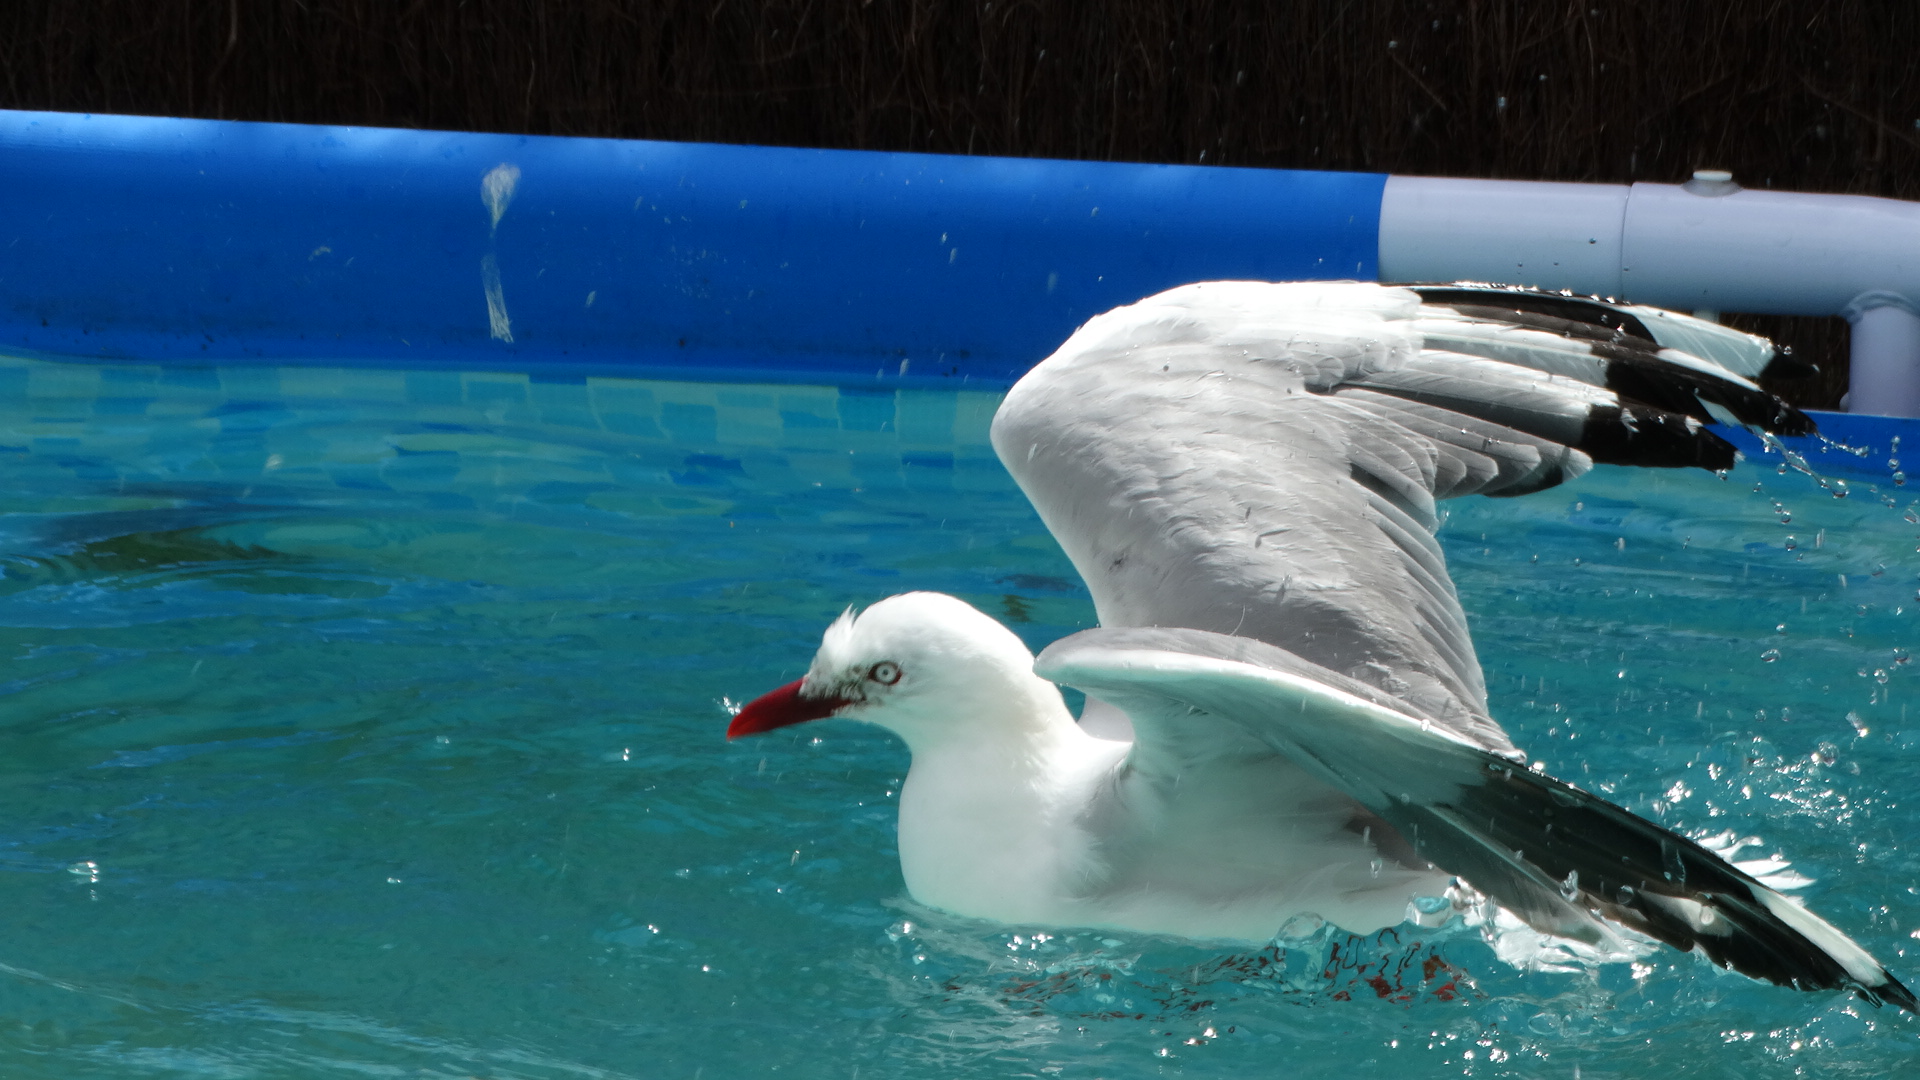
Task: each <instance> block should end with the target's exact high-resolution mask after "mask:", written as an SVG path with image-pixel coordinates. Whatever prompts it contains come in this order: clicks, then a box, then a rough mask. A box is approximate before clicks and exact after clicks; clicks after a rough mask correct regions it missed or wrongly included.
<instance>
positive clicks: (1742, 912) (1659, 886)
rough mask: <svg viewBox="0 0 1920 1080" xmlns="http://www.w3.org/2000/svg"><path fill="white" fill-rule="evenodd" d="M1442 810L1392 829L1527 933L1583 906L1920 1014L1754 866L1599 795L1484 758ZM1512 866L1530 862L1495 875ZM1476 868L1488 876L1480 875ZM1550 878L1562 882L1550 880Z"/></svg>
mask: <svg viewBox="0 0 1920 1080" xmlns="http://www.w3.org/2000/svg"><path fill="white" fill-rule="evenodd" d="M1412 809H1413V808H1411V807H1399V806H1394V807H1389V808H1387V810H1385V811H1383V816H1386V817H1387V818H1388V820H1389V821H1394V816H1395V815H1396V814H1405V813H1407V812H1408V811H1410V810H1412ZM1446 810H1447V813H1445V814H1443V815H1439V816H1437V817H1436V818H1435V819H1434V820H1428V821H1423V822H1421V824H1425V825H1426V826H1427V828H1425V829H1418V830H1413V831H1411V832H1410V831H1409V828H1408V826H1409V825H1412V824H1413V822H1411V821H1409V822H1408V823H1407V824H1406V825H1402V824H1401V823H1399V822H1395V825H1396V827H1398V828H1400V829H1401V831H1402V833H1403V834H1406V835H1410V836H1412V837H1414V842H1415V844H1416V847H1417V848H1418V850H1419V852H1420V854H1421V855H1422V857H1424V858H1427V859H1428V860H1430V861H1432V862H1433V863H1434V864H1435V865H1437V866H1439V867H1441V868H1442V869H1445V870H1447V871H1449V872H1451V873H1455V874H1457V875H1459V876H1460V877H1461V878H1462V879H1463V880H1465V881H1467V882H1468V883H1469V884H1471V885H1473V886H1474V887H1475V888H1476V889H1478V890H1479V891H1481V892H1482V893H1485V894H1486V895H1488V896H1489V897H1491V898H1492V899H1493V900H1494V901H1495V902H1496V903H1498V904H1500V905H1501V906H1502V907H1505V908H1507V909H1508V910H1510V911H1512V912H1514V913H1515V914H1516V915H1519V916H1520V917H1521V918H1523V919H1526V920H1527V921H1528V922H1530V923H1532V924H1533V925H1534V926H1535V928H1536V929H1539V930H1542V931H1544V932H1547V933H1564V932H1565V928H1564V927H1561V926H1556V925H1553V923H1554V921H1555V918H1556V915H1555V912H1556V911H1560V912H1562V913H1563V914H1564V913H1565V909H1566V908H1567V907H1573V908H1578V909H1584V910H1585V911H1586V912H1588V913H1590V914H1591V915H1592V916H1598V917H1602V918H1605V919H1607V920H1610V921H1612V922H1614V923H1617V924H1619V925H1621V926H1625V927H1628V928H1631V929H1633V930H1636V931H1638V932H1640V933H1643V934H1646V935H1648V936H1650V937H1653V938H1655V939H1657V940H1659V941H1662V942H1665V943H1666V944H1668V945H1670V946H1672V947H1674V948H1676V949H1680V950H1682V951H1691V950H1695V949H1698V950H1700V951H1701V952H1703V953H1704V954H1705V955H1706V957H1707V958H1708V959H1709V960H1711V961H1712V962H1713V963H1715V964H1719V965H1722V966H1724V967H1727V968H1730V969H1732V970H1734V971H1737V972H1739V973H1740V974H1742V975H1746V976H1748V977H1749V978H1753V979H1758V980H1763V981H1765V982H1770V983H1773V984H1775V985H1779V986H1784V987H1793V988H1795V989H1799V990H1808V991H1811V990H1851V991H1853V992H1854V993H1856V994H1858V995H1859V996H1860V997H1861V998H1863V999H1864V1000H1866V1001H1869V1002H1872V1003H1874V1004H1880V1003H1881V1002H1892V1003H1893V1004H1894V1005H1895V1006H1896V1007H1898V1008H1901V1009H1904V1010H1906V1011H1908V1012H1920V1001H1916V999H1915V998H1914V995H1913V994H1912V992H1910V991H1909V990H1908V989H1907V988H1906V986H1904V985H1903V984H1902V983H1901V982H1900V981H1899V980H1898V979H1896V978H1894V977H1893V976H1892V975H1891V974H1889V973H1888V972H1887V971H1886V970H1885V969H1884V968H1882V967H1880V966H1879V965H1878V964H1877V963H1876V964H1875V967H1876V968H1878V976H1879V977H1878V979H1877V980H1876V981H1875V982H1874V983H1873V984H1872V985H1868V984H1867V983H1865V982H1863V981H1861V980H1860V979H1859V978H1857V977H1856V976H1855V975H1854V974H1853V973H1851V972H1850V971H1849V970H1848V968H1847V966H1846V965H1845V964H1844V963H1843V962H1842V961H1841V960H1840V959H1839V958H1837V957H1836V956H1835V955H1834V954H1833V953H1831V952H1829V951H1828V950H1827V949H1826V948H1824V947H1822V946H1821V944H1820V943H1819V942H1818V941H1816V940H1815V939H1814V938H1813V937H1810V936H1808V934H1807V933H1805V932H1803V930H1802V929H1799V928H1797V927H1796V924H1795V923H1794V922H1792V921H1789V920H1788V919H1785V918H1783V917H1782V916H1781V915H1780V914H1779V913H1778V901H1779V900H1780V899H1781V898H1780V897H1779V896H1778V894H1776V893H1774V892H1773V890H1770V889H1768V888H1767V887H1766V886H1765V885H1763V884H1761V883H1760V882H1759V881H1757V880H1755V879H1754V877H1753V876H1752V875H1751V874H1748V873H1746V872H1745V871H1743V870H1740V869H1739V868H1738V867H1735V866H1734V865H1732V864H1731V863H1729V862H1727V861H1726V860H1725V859H1723V858H1721V857H1720V856H1719V855H1717V854H1715V853H1714V852H1712V851H1709V850H1707V849H1706V848H1704V847H1702V846H1700V845H1699V844H1698V843H1695V842H1694V841H1692V840H1688V839H1687V838H1685V837H1683V836H1680V835H1678V834H1676V833H1673V832H1672V831H1670V830H1668V829H1666V828H1664V827H1662V826H1660V825H1656V824H1654V823H1653V822H1650V821H1647V820H1646V819H1645V818H1641V817H1639V816H1637V815H1635V814H1633V813H1631V812H1629V811H1627V810H1625V809H1623V808H1621V807H1619V806H1616V805H1614V804H1613V803H1610V802H1608V801H1606V800H1605V799H1602V798H1600V797H1598V796H1596V795H1591V794H1589V793H1587V792H1584V791H1581V790H1580V789H1578V788H1575V787H1573V786H1572V785H1569V784H1566V783H1564V782H1562V781H1560V780H1556V779H1554V778H1553V777H1551V776H1547V775H1545V774H1543V773H1537V772H1533V771H1531V770H1528V769H1526V768H1524V767H1516V766H1515V765H1513V764H1512V763H1511V762H1507V761H1505V760H1502V759H1498V758H1496V757H1494V756H1493V755H1491V754H1487V755H1486V756H1485V758H1484V759H1483V773H1482V777H1481V779H1480V782H1478V783H1470V784H1464V785H1462V786H1461V787H1460V788H1459V789H1458V791H1457V793H1456V795H1455V796H1454V797H1453V798H1452V799H1451V800H1450V801H1449V802H1448V803H1447V804H1446ZM1414 812H1416V813H1417V812H1418V811H1414ZM1481 822H1485V831H1484V832H1483V831H1482V830H1481V826H1480V823H1481ZM1436 826H1437V827H1436ZM1462 841H1465V842H1464V843H1463V842H1462ZM1521 852H1524V853H1525V854H1524V855H1523V854H1521ZM1488 853H1494V856H1495V857H1493V858H1488V857H1487V855H1488ZM1516 863H1524V864H1525V865H1526V866H1527V867H1530V868H1531V870H1530V871H1528V872H1527V873H1525V874H1520V875H1514V874H1507V873H1503V872H1502V870H1501V868H1502V867H1510V866H1513V865H1514V864H1516ZM1450 864H1452V865H1450ZM1476 871H1486V872H1487V873H1486V875H1485V877H1484V879H1483V880H1476ZM1543 882H1544V883H1548V884H1545V885H1543V884H1542V883H1543ZM1552 882H1561V883H1562V887H1561V888H1559V889H1553V888H1550V887H1549V886H1550V884H1551V883H1552ZM1566 889H1574V890H1577V891H1576V892H1573V893H1571V894H1569V893H1568V892H1567V891H1565V890H1566ZM1503 894H1504V895H1503ZM1563 900H1564V901H1565V902H1564V903H1563V902H1562V901H1563ZM1529 911H1532V912H1533V913H1534V915H1533V916H1532V917H1530V916H1529ZM1536 920H1538V921H1536ZM1829 929H1831V928H1830V927H1829ZM1833 932H1834V933H1836V934H1838V933H1840V932H1839V931H1838V930H1834V931H1833ZM1816 936H1817V935H1816ZM1841 937H1842V938H1844V937H1845V935H1844V934H1841ZM1854 948H1858V946H1854Z"/></svg>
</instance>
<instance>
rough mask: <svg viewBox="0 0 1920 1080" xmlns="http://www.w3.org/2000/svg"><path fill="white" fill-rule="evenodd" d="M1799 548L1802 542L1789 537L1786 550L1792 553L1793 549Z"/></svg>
mask: <svg viewBox="0 0 1920 1080" xmlns="http://www.w3.org/2000/svg"><path fill="white" fill-rule="evenodd" d="M1799 546H1800V541H1798V540H1795V539H1794V538H1793V537H1791V536H1789V537H1787V542H1786V549H1787V550H1788V551H1792V550H1793V549H1795V548H1797V547H1799Z"/></svg>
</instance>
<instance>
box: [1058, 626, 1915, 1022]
mask: <svg viewBox="0 0 1920 1080" xmlns="http://www.w3.org/2000/svg"><path fill="white" fill-rule="evenodd" d="M1035 670H1036V671H1038V672H1039V673H1040V674H1041V675H1042V676H1044V677H1046V678H1049V679H1053V680H1055V681H1057V682H1061V683H1065V684H1067V685H1069V686H1074V687H1077V688H1079V689H1081V690H1084V691H1086V692H1087V693H1088V694H1090V695H1097V696H1099V697H1100V698H1102V699H1103V700H1105V701H1108V702H1110V703H1112V704H1114V705H1117V706H1119V707H1120V708H1122V709H1125V710H1126V711H1127V713H1128V714H1129V715H1130V716H1131V717H1132V718H1133V721H1134V726H1135V731H1136V734H1137V739H1136V743H1135V748H1134V751H1133V752H1132V754H1131V755H1130V756H1129V761H1128V766H1127V770H1123V773H1122V775H1120V776H1119V777H1118V778H1117V784H1118V786H1119V788H1120V789H1121V790H1120V791H1118V792H1117V795H1118V796H1119V799H1120V800H1121V801H1124V800H1125V798H1126V793H1125V791H1124V788H1125V786H1126V785H1127V784H1128V783H1130V782H1131V777H1130V775H1129V772H1130V771H1133V770H1137V771H1140V772H1142V773H1145V774H1151V773H1152V772H1153V771H1154V770H1153V763H1154V762H1156V761H1158V760H1161V759H1173V760H1180V759H1184V758H1190V757H1191V756H1192V755H1191V754H1189V753H1188V752H1187V750H1188V748H1190V747H1191V746H1194V745H1203V746H1204V745H1211V744H1217V743H1220V742H1222V741H1223V736H1228V735H1229V733H1231V734H1232V735H1234V736H1239V737H1247V736H1250V737H1252V738H1253V739H1255V740H1257V741H1258V742H1259V743H1262V744H1264V745H1265V746H1267V747H1270V748H1271V749H1272V750H1273V751H1274V752H1275V753H1277V754H1278V755H1279V756H1280V757H1281V758H1284V759H1285V760H1286V761H1288V762H1291V763H1292V764H1293V765H1294V766H1297V767H1298V768H1300V769H1303V770H1305V771H1306V772H1307V773H1308V774H1309V775H1311V776H1313V777H1314V778H1315V779H1317V780H1319V781H1320V782H1322V783H1325V784H1327V785H1328V786H1329V787H1331V788H1334V789H1336V790H1338V791H1339V792H1341V793H1343V794H1345V795H1346V796H1348V797H1349V798H1352V799H1353V800H1355V801H1356V802H1358V803H1360V804H1361V805H1362V806H1364V807H1366V808H1367V809H1368V810H1369V811H1371V812H1373V813H1374V814H1377V815H1379V817H1380V818H1382V819H1384V820H1385V821H1386V822H1387V823H1388V824H1389V825H1391V826H1393V828H1394V829H1395V830H1396V831H1397V832H1398V833H1399V835H1400V837H1401V838H1403V839H1405V840H1406V841H1407V842H1408V843H1409V844H1410V845H1411V846H1412V848H1413V851H1414V853H1415V854H1417V855H1418V856H1419V857H1420V858H1422V859H1425V860H1427V861H1429V862H1431V863H1433V864H1434V865H1435V866H1438V867H1439V868H1440V869H1442V870H1444V871H1446V872H1448V873H1451V874H1454V875H1457V876H1458V877H1460V878H1462V879H1463V880H1465V881H1466V882H1468V883H1469V884H1471V885H1472V886H1473V887H1474V888H1476V889H1478V890H1480V891H1481V892H1482V893H1485V894H1486V895H1487V896H1489V897H1491V898H1492V899H1493V900H1494V901H1495V902H1496V903H1498V904H1500V906H1502V907H1504V908H1506V909H1507V910H1509V911H1512V912H1513V913H1514V914H1516V915H1518V916H1520V917H1521V918H1522V919H1524V920H1526V922H1527V923H1528V924H1529V925H1531V926H1533V927H1534V928H1535V929H1538V930H1542V931H1544V932H1547V933H1551V934H1556V935H1559V936H1562V937H1569V938H1574V939H1576V940H1583V941H1587V942H1589V943H1593V944H1600V945H1604V944H1606V943H1607V942H1608V939H1609V938H1610V937H1612V936H1613V930H1612V929H1611V928H1610V927H1609V925H1608V922H1609V921H1610V922H1612V923H1617V924H1620V925H1623V926H1628V927H1632V928H1633V929H1635V930H1638V931H1641V932H1642V933H1645V934H1648V935H1650V936H1652V937H1655V938H1658V939H1659V940H1661V941H1664V942H1667V943H1668V944H1670V945H1673V946H1674V947H1676V948H1679V949H1683V950H1691V949H1695V948H1698V949H1700V950H1701V951H1703V952H1705V953H1706V955H1707V956H1709V957H1711V958H1712V959H1713V960H1714V961H1715V962H1717V963H1721V964H1724V965H1726V966H1728V967H1731V968H1733V969H1735V970H1737V971H1740V972H1742V973H1744V974H1747V975H1750V976H1753V977H1755V978H1761V979H1766V980H1768V981H1770V982H1774V983H1778V984H1781V985H1792V986H1797V987H1800V988H1802V989H1815V988H1848V989H1852V990H1854V991H1856V992H1858V993H1859V994H1860V995H1861V996H1863V997H1865V998H1867V999H1868V1000H1869V1001H1872V1002H1874V1003H1876V1004H1878V1003H1879V1002H1880V1001H1881V1000H1883V999H1884V1000H1888V1001H1892V1002H1894V1003H1895V1004H1897V1005H1899V1006H1900V1007H1902V1008H1904V1009H1907V1010H1909V1011H1914V1010H1916V1009H1920V1003H1916V1002H1915V1000H1914V997H1913V995H1912V993H1910V992H1909V991H1908V990H1907V988H1906V987H1904V986H1902V985H1901V984H1900V982H1899V981H1898V980H1897V979H1895V978H1894V977H1893V976H1891V975H1889V974H1888V973H1887V971H1886V969H1885V968H1883V967H1881V966H1880V964H1879V962H1878V961H1876V960H1875V959H1874V958H1873V957H1872V956H1871V955H1869V954H1868V953H1867V952H1866V950H1864V949H1862V948H1861V947H1860V946H1859V945H1857V944H1855V943H1854V942H1853V940H1852V939H1850V938H1848V937H1847V936H1846V935H1845V934H1843V933H1841V932H1840V931H1839V930H1838V929H1836V928H1834V927H1833V926H1832V925H1831V924H1829V923H1827V922H1826V921H1825V920H1823V919H1821V918H1820V917H1819V916H1818V915H1815V914H1813V913H1812V912H1810V911H1808V910H1807V909H1806V908H1804V907H1802V906H1800V904H1799V903H1798V902H1796V901H1794V900H1792V899H1789V898H1787V897H1786V896H1783V895H1781V894H1780V893H1779V892H1776V891H1775V890H1773V889H1771V888H1769V887H1767V886H1766V885H1764V884H1762V883H1761V882H1760V881H1758V880H1757V879H1755V878H1754V876H1753V875H1751V874H1749V873H1747V872H1746V871H1745V870H1743V869H1740V868H1739V867H1736V866H1734V865H1732V864H1731V863H1729V862H1727V861H1726V860H1724V859H1722V858H1721V857H1720V856H1718V855H1716V854H1714V853H1713V852H1712V851H1709V850H1707V849H1706V848H1704V847H1702V846H1700V845H1699V844H1697V843H1695V842H1694V841H1691V840H1688V839H1686V838H1685V837H1682V836H1679V835H1677V834H1675V833H1672V832H1669V831H1668V830H1666V829H1663V828H1661V827H1660V826H1658V825H1655V824H1653V823H1652V822H1649V821H1646V820H1644V819H1642V818H1638V817H1635V816H1634V815H1633V814H1630V813H1628V812H1627V811H1626V810H1623V809H1621V808H1620V807H1618V806H1615V805H1613V804H1612V803H1609V802H1607V801H1606V800H1604V799H1600V798H1598V797H1596V796H1593V795H1590V794H1588V793H1586V792H1584V791H1581V790H1579V789H1578V788H1575V787H1573V786H1571V785H1569V784H1565V783H1562V782H1561V781H1558V780H1555V779H1553V778H1552V777H1550V776H1547V775H1545V774H1543V773H1538V772H1533V771H1531V770H1529V769H1527V768H1526V767H1524V766H1521V765H1516V764H1515V763H1514V762H1512V761H1509V760H1507V759H1505V758H1503V757H1500V756H1498V755H1496V754H1493V753H1490V752H1489V751H1487V750H1485V749H1483V748H1481V747H1480V746H1477V745H1474V744H1473V743H1472V742H1470V741H1468V740H1467V739H1464V738H1462V737H1460V736H1459V735H1457V734H1455V733H1454V732H1452V731H1449V730H1447V729H1445V728H1442V727H1439V726H1438V725H1435V724H1433V723H1432V722H1430V721H1423V720H1420V719H1417V718H1414V717H1411V716H1408V715H1407V714H1405V713H1403V712H1401V711H1399V710H1397V709H1395V708H1392V707H1391V705H1390V703H1388V702H1384V701H1382V700H1381V699H1380V698H1379V697H1378V696H1376V695H1374V694H1369V693H1367V692H1366V689H1365V688H1364V687H1361V686H1356V685H1352V684H1346V683H1343V682H1342V680H1340V679H1339V678H1338V677H1337V676H1334V677H1331V678H1329V677H1328V676H1327V673H1323V672H1315V671H1313V670H1311V669H1310V668H1307V667H1305V666H1303V665H1302V663H1301V661H1300V660H1299V659H1298V657H1295V656H1292V655H1290V654H1289V653H1287V652H1286V651H1285V650H1281V649H1278V648H1275V647H1273V646H1271V645H1266V644H1264V643H1260V642H1252V641H1248V640H1246V639H1244V638H1235V637H1230V636H1226V635H1221V634H1213V633H1208V632H1205V631H1196V630H1170V629H1123V630H1105V629H1102V630H1088V631H1084V632H1082V633H1079V634H1075V635H1073V636H1072V637H1068V638H1064V639H1062V640H1061V641H1058V642H1055V643H1054V644H1053V645H1051V646H1049V647H1048V648H1047V649H1046V650H1045V651H1044V652H1042V653H1041V654H1040V657H1039V660H1038V661H1037V663H1036V664H1035ZM1149 782H1150V781H1149ZM1181 783H1182V784H1185V785H1189V786H1201V787H1204V786H1205V785H1207V784H1208V778H1207V777H1206V776H1205V775H1201V774H1194V773H1193V771H1192V770H1189V774H1188V775H1184V776H1183V777H1182V778H1181ZM1603 917H1604V918H1603Z"/></svg>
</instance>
